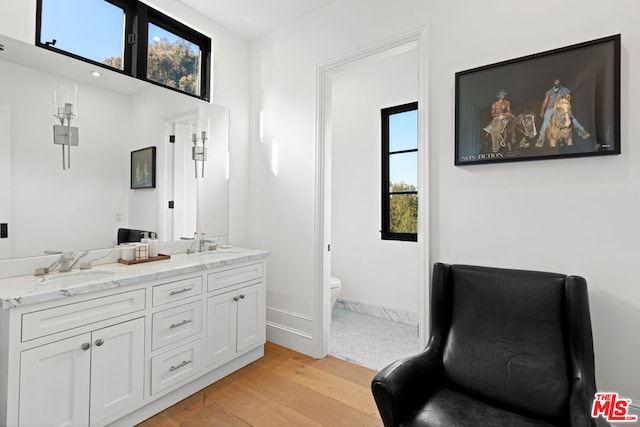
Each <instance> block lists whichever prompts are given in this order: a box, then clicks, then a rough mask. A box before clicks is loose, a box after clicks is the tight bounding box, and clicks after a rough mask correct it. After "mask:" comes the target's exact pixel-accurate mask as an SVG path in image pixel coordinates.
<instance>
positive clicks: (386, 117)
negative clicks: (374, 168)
mask: <svg viewBox="0 0 640 427" xmlns="http://www.w3.org/2000/svg"><path fill="white" fill-rule="evenodd" d="M381 118H382V126H381V128H382V162H381V164H382V174H381V175H382V198H381V200H382V230H381V237H382V239H383V240H404V241H413V242H416V241H418V103H417V102H412V103H409V104H403V105H398V106H395V107H389V108H384V109H382V111H381Z"/></svg>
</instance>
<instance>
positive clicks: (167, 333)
mask: <svg viewBox="0 0 640 427" xmlns="http://www.w3.org/2000/svg"><path fill="white" fill-rule="evenodd" d="M246 251H247V252H249V251H250V252H249V254H248V255H244V256H242V250H239V251H238V253H240V255H237V256H236V258H233V257H232V256H229V257H228V258H227V259H224V261H220V262H210V263H208V264H204V263H202V262H200V263H197V262H196V263H194V264H180V263H176V264H173V265H172V264H170V263H166V264H164V265H166V266H167V267H166V270H163V269H162V264H159V263H158V264H155V265H153V266H149V267H145V266H143V267H135V268H132V269H127V268H126V267H122V266H117V267H114V270H115V271H116V273H114V275H113V276H111V277H112V279H111V280H110V281H109V282H100V283H99V284H95V285H94V284H89V285H87V288H80V289H81V290H82V291H79V290H78V289H79V287H78V286H76V287H74V288H73V292H74V293H75V295H71V292H70V291H68V290H64V291H60V293H59V294H58V296H57V297H52V298H49V299H46V298H38V300H37V301H34V300H35V298H33V296H32V294H29V295H28V297H29V296H31V298H32V300H29V299H28V297H27V298H26V299H25V300H26V302H23V300H22V299H18V298H14V299H11V300H9V299H7V298H6V297H3V296H2V295H1V294H0V298H1V302H2V303H3V304H4V305H2V308H0V426H2V425H7V426H12V427H14V426H17V427H32V426H47V427H49V426H91V427H102V426H109V425H113V426H123V425H135V424H137V423H139V422H141V421H143V420H145V419H146V418H148V417H150V416H152V415H154V414H156V413H157V412H159V411H161V410H163V409H165V408H166V407H169V406H171V405H173V404H174V403H176V402H178V401H180V400H182V399H184V398H186V397H188V396H189V395H191V394H193V393H195V392H197V391H198V390H201V389H202V388H204V387H206V386H208V385H209V384H211V383H213V382H215V381H217V380H219V379H221V378H223V377H225V376H226V375H228V374H230V373H231V372H233V371H235V370H237V369H239V368H241V367H243V366H245V365H247V364H249V363H251V362H253V361H255V360H257V359H258V358H260V357H262V356H263V354H264V343H265V337H266V307H265V305H266V301H265V283H266V277H265V274H264V270H265V268H264V266H265V261H264V258H266V257H267V255H268V253H266V252H263V251H252V250H246ZM214 257H219V258H222V255H214ZM195 259H197V258H195ZM150 264H154V263H150ZM176 265H177V266H178V267H175V266H176ZM182 265H185V266H184V267H182ZM106 268H107V267H105V269H106ZM145 268H146V270H145ZM146 271H149V272H151V273H148V274H146V275H145V274H143V273H145V272H146ZM127 272H131V273H129V274H131V275H130V276H125V274H127ZM134 273H135V274H134ZM116 274H117V275H118V276H116ZM136 274H137V275H136ZM116 277H117V280H115V278H116ZM25 280H27V279H25ZM123 283H125V284H123ZM91 286H93V287H91ZM109 286H111V287H109ZM1 287H2V280H1V279H0V289H1ZM7 302H9V303H11V304H12V305H11V306H8V305H7V304H8V303H7Z"/></svg>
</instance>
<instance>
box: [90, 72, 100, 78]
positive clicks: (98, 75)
mask: <svg viewBox="0 0 640 427" xmlns="http://www.w3.org/2000/svg"><path fill="white" fill-rule="evenodd" d="M91 75H92V76H93V77H100V76H102V74H100V72H99V71H92V72H91Z"/></svg>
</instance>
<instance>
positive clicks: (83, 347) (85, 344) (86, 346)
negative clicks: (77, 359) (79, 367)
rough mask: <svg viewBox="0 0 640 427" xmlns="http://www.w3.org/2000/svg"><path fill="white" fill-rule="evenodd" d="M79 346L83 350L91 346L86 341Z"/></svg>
mask: <svg viewBox="0 0 640 427" xmlns="http://www.w3.org/2000/svg"><path fill="white" fill-rule="evenodd" d="M80 348H81V349H82V350H84V351H87V350H89V349H90V348H91V344H89V343H88V342H86V343H84V344H82V345H81V346H80Z"/></svg>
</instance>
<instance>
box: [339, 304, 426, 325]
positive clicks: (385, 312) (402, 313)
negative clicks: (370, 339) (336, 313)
mask: <svg viewBox="0 0 640 427" xmlns="http://www.w3.org/2000/svg"><path fill="white" fill-rule="evenodd" d="M336 307H337V308H340V309H343V310H349V311H353V312H356V313H360V314H366V315H367V316H373V317H379V318H380V319H385V320H391V321H393V322H398V323H404V324H407V325H412V326H417V325H418V314H417V313H412V312H410V311H406V310H400V309H397V308H390V307H381V306H378V305H372V304H366V303H363V302H358V301H349V300H346V299H342V298H338V301H336Z"/></svg>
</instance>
